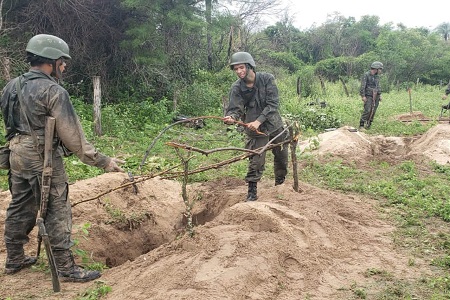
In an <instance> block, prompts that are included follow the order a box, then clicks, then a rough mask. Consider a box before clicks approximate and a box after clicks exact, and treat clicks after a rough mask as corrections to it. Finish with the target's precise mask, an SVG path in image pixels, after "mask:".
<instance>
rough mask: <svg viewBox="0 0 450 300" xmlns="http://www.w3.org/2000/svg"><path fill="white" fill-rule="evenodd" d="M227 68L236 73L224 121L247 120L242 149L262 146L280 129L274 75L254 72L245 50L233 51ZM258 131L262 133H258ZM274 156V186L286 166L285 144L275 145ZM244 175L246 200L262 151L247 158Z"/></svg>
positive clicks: (251, 195) (252, 194) (253, 189)
mask: <svg viewBox="0 0 450 300" xmlns="http://www.w3.org/2000/svg"><path fill="white" fill-rule="evenodd" d="M230 68H231V70H233V71H234V72H235V73H236V75H237V76H238V80H237V81H235V82H234V83H233V85H232V86H231V91H230V94H229V97H230V103H229V105H228V109H227V111H226V113H225V118H224V122H225V123H226V124H233V123H234V122H235V121H238V120H241V118H244V119H243V121H244V122H245V123H247V127H245V133H246V135H247V141H246V145H245V148H246V149H252V150H255V149H258V148H261V147H264V146H265V145H266V144H267V143H268V142H269V140H272V139H273V138H274V137H275V136H277V135H278V134H280V133H281V132H282V131H283V121H282V119H281V115H280V113H279V111H278V106H279V98H278V89H277V86H276V84H275V78H274V76H273V75H272V74H269V73H264V72H256V65H255V61H254V60H253V57H252V56H251V55H250V54H249V53H247V52H237V53H234V54H233V55H232V56H231V59H230ZM256 131H260V132H262V133H265V134H259V133H257V132H256ZM288 138H289V134H288V133H287V131H286V132H285V133H283V134H282V135H280V136H279V137H277V138H276V139H275V140H274V141H273V143H274V144H277V143H280V142H282V141H285V140H287V139H288ZM272 153H273V155H274V172H275V185H279V184H282V183H283V182H284V180H285V178H286V174H287V165H288V148H287V146H280V147H276V148H274V149H273V150H272ZM249 160H250V161H249V165H248V171H247V176H246V177H245V181H246V182H247V183H248V194H247V199H246V201H255V200H257V199H258V196H257V183H258V181H260V179H261V177H262V174H263V171H264V164H265V160H266V153H265V152H264V153H262V154H260V155H253V156H252V157H250V159H249Z"/></svg>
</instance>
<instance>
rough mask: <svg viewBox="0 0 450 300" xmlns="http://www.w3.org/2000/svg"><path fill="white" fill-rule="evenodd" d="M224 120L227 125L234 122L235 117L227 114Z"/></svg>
mask: <svg viewBox="0 0 450 300" xmlns="http://www.w3.org/2000/svg"><path fill="white" fill-rule="evenodd" d="M223 122H224V123H225V124H227V125H231V124H234V119H233V117H231V116H226V117H225V118H223Z"/></svg>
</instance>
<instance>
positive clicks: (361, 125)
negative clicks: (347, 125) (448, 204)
mask: <svg viewBox="0 0 450 300" xmlns="http://www.w3.org/2000/svg"><path fill="white" fill-rule="evenodd" d="M364 123H365V122H364V121H363V120H360V121H359V130H360V131H361V130H363V129H364Z"/></svg>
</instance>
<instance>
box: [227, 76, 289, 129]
mask: <svg viewBox="0 0 450 300" xmlns="http://www.w3.org/2000/svg"><path fill="white" fill-rule="evenodd" d="M229 97H230V103H229V105H228V109H227V112H226V114H225V115H227V116H231V117H233V119H235V120H242V121H244V122H245V123H250V122H253V121H256V120H258V121H259V122H261V126H260V128H259V131H261V132H264V133H266V134H271V133H272V132H274V131H276V130H277V129H279V128H282V127H283V120H282V119H281V115H280V113H279V111H278V106H279V98H278V88H277V86H276V84H275V78H274V76H273V75H272V74H269V73H263V72H258V73H256V78H255V84H254V86H253V88H252V89H249V88H248V87H247V85H246V84H245V82H244V81H243V80H241V79H238V80H237V81H236V82H234V83H233V85H232V86H231V90H230V94H229ZM246 133H247V134H248V135H254V134H255V133H254V132H253V131H251V130H246Z"/></svg>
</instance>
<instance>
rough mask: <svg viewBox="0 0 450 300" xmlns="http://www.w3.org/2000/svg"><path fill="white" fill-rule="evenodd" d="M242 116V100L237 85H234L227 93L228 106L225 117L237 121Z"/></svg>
mask: <svg viewBox="0 0 450 300" xmlns="http://www.w3.org/2000/svg"><path fill="white" fill-rule="evenodd" d="M243 114H244V99H243V98H242V95H241V93H240V92H239V84H238V83H234V84H233V85H232V86H231V90H230V93H229V104H228V108H227V111H226V113H225V115H226V116H231V117H232V118H233V119H234V120H236V121H239V120H240V119H241V117H242V116H243Z"/></svg>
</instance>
